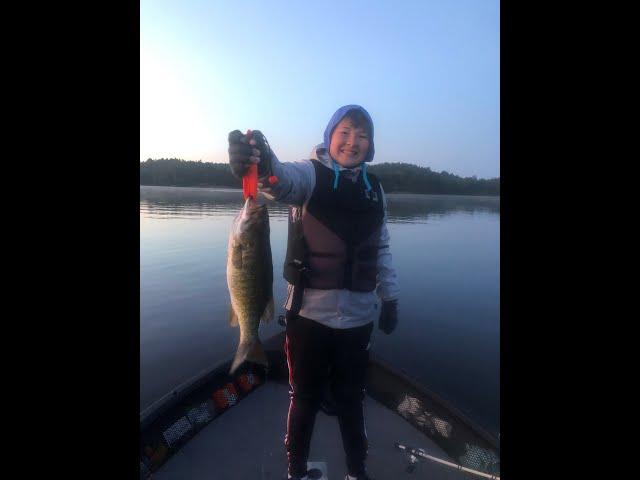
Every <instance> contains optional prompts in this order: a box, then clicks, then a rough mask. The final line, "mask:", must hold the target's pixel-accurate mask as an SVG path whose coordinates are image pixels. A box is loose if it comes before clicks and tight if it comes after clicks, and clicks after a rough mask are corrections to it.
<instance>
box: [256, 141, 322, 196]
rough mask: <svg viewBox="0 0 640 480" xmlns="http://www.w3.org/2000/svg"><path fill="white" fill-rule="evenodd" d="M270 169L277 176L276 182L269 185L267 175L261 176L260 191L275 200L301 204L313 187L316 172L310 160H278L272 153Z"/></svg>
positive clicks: (309, 194)
mask: <svg viewBox="0 0 640 480" xmlns="http://www.w3.org/2000/svg"><path fill="white" fill-rule="evenodd" d="M272 153H273V152H272ZM271 169H272V171H273V175H275V176H276V177H278V182H277V183H276V184H275V185H269V183H268V182H267V177H264V178H261V179H260V182H261V183H262V185H263V187H262V188H261V189H260V191H261V192H262V193H263V194H264V195H265V196H266V197H267V198H269V199H272V200H275V201H277V202H282V203H286V204H288V205H297V206H302V205H303V204H304V202H305V201H306V200H307V199H308V198H309V197H310V196H311V193H312V192H313V189H314V188H315V182H316V172H315V169H314V168H313V164H312V163H311V160H299V161H296V162H280V161H279V160H278V157H276V154H275V153H273V157H272V159H271Z"/></svg>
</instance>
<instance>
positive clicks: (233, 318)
mask: <svg viewBox="0 0 640 480" xmlns="http://www.w3.org/2000/svg"><path fill="white" fill-rule="evenodd" d="M229 325H231V326H232V327H237V326H238V315H236V311H235V310H234V309H233V305H231V306H230V307H229Z"/></svg>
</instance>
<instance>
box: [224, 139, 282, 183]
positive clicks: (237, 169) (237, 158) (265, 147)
mask: <svg viewBox="0 0 640 480" xmlns="http://www.w3.org/2000/svg"><path fill="white" fill-rule="evenodd" d="M250 141H251V143H252V144H250V143H249V142H250ZM271 156H272V153H271V148H270V147H269V143H268V142H267V139H266V138H265V137H264V135H263V134H262V132H260V130H254V131H253V133H252V134H251V140H250V139H249V138H248V137H247V135H245V134H243V133H242V132H240V130H234V131H233V132H231V133H229V165H230V166H231V173H233V174H234V175H235V176H236V177H238V178H242V177H243V176H244V175H245V173H247V169H248V168H249V165H251V164H252V163H255V162H252V159H258V160H259V163H258V176H259V177H263V176H265V175H267V174H269V173H270V172H271Z"/></svg>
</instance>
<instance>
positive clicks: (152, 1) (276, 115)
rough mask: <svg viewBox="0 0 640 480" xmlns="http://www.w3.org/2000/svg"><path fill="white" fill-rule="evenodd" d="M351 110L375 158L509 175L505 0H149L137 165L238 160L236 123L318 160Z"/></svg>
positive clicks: (282, 154) (144, 10)
mask: <svg viewBox="0 0 640 480" xmlns="http://www.w3.org/2000/svg"><path fill="white" fill-rule="evenodd" d="M346 104H359V105H362V106H363V107H365V108H366V109H367V111H368V112H369V113H370V114H371V117H372V119H373V122H374V127H375V136H374V142H375V148H376V154H375V157H374V162H373V163H374V164H375V163H382V162H406V163H413V164H416V165H420V166H424V167H429V168H431V170H434V171H437V172H440V171H447V172H449V173H453V174H456V175H460V176H463V177H470V176H473V175H476V176H477V177H478V178H494V177H498V176H500V2H499V0H416V1H409V0H395V1H392V0H368V1H360V0H340V1H335V0H327V1H320V0H316V1H313V2H300V1H284V0H272V1H258V0H246V1H243V2H237V1H231V0H203V1H200V0H180V1H178V0H175V1H165V0H141V2H140V161H144V160H146V159H148V158H153V159H157V158H181V159H184V160H202V161H207V162H227V161H228V155H227V148H228V144H227V137H228V134H229V132H230V131H232V130H236V129H238V130H241V131H243V132H244V131H246V130H247V129H253V130H260V131H262V133H263V134H264V135H265V136H266V138H267V140H268V141H269V144H270V145H271V147H272V149H273V150H274V151H275V153H276V155H277V156H278V158H279V159H280V160H281V161H294V160H300V159H302V158H308V157H309V154H310V152H311V150H312V148H313V147H314V146H315V145H316V144H318V143H321V142H322V138H323V133H324V129H325V127H326V125H327V123H328V122H329V119H330V118H331V116H332V115H333V113H334V112H335V111H336V110H337V109H338V108H339V107H340V106H342V105H346Z"/></svg>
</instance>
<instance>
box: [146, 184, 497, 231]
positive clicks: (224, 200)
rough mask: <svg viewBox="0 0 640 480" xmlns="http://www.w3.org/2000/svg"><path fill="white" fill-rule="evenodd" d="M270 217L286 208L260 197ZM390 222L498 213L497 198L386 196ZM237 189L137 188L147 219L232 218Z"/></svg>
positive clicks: (238, 197) (238, 195)
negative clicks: (228, 216) (212, 216)
mask: <svg viewBox="0 0 640 480" xmlns="http://www.w3.org/2000/svg"><path fill="white" fill-rule="evenodd" d="M260 199H261V200H260V201H261V202H264V203H266V204H267V205H268V207H269V215H270V216H271V217H273V218H278V217H285V218H286V217H287V212H288V210H287V206H286V205H284V204H281V203H277V202H273V201H270V200H268V199H267V198H265V197H263V196H260ZM387 200H388V207H387V214H388V222H389V223H426V222H427V221H428V219H429V218H430V217H441V216H444V215H449V214H453V213H469V214H474V213H496V214H499V213H500V197H472V196H458V195H417V194H411V193H409V194H405V193H390V194H387ZM242 203H243V198H242V192H241V191H240V190H231V189H212V188H182V187H152V186H141V187H140V212H141V213H142V214H143V215H145V216H146V217H149V218H193V217H204V216H209V215H214V216H226V215H230V216H234V215H236V214H237V212H238V210H239V209H240V208H241V207H242Z"/></svg>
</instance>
